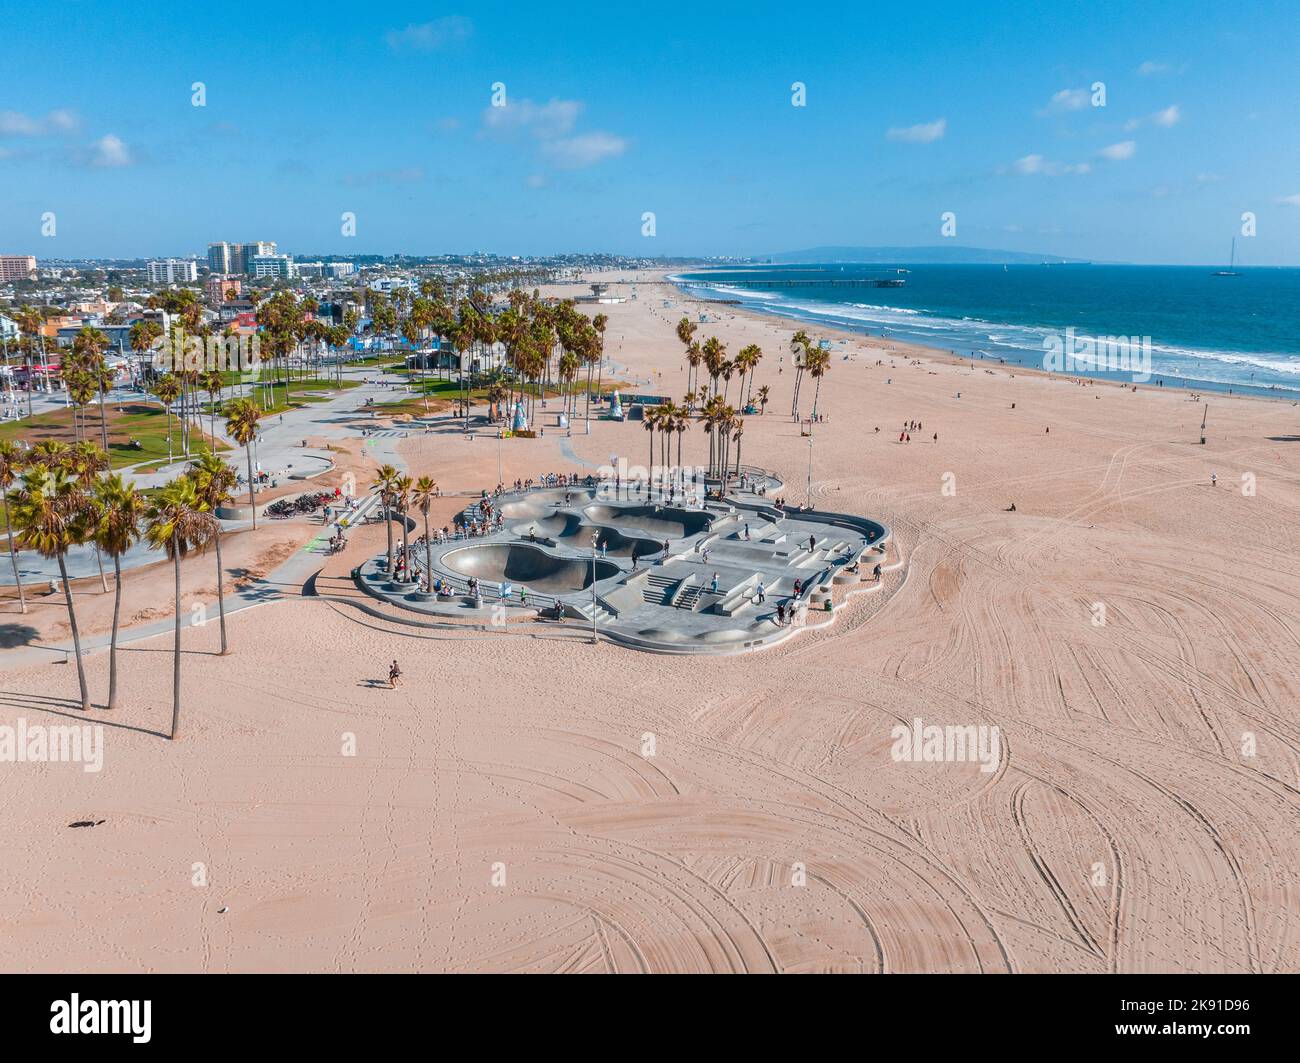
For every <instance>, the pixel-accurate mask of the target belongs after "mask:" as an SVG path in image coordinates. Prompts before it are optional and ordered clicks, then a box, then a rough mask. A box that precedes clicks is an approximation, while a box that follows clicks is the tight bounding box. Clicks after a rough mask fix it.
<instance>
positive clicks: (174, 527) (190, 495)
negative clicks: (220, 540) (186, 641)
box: [145, 475, 216, 739]
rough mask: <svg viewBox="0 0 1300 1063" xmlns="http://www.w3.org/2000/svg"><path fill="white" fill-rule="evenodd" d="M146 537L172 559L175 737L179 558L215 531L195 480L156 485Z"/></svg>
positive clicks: (174, 722) (175, 722) (178, 684)
mask: <svg viewBox="0 0 1300 1063" xmlns="http://www.w3.org/2000/svg"><path fill="white" fill-rule="evenodd" d="M145 521H146V523H145V538H146V539H147V540H148V542H149V545H150V546H152V547H154V548H156V549H161V550H163V551H164V552H165V553H166V554H167V557H168V558H169V559H170V560H171V562H172V569H173V583H174V590H175V600H176V605H175V626H174V632H175V635H174V639H173V643H172V726H171V731H170V733H169V734H168V736H167V737H168V738H171V739H174V738H175V737H176V728H177V726H178V724H179V722H180V711H181V561H182V560H183V559H184V558H185V557H187V556H188V555H189V552H190V551H191V550H194V549H199V550H201V549H203V548H204V547H205V546H206V545H207V543H208V541H209V540H210V539H211V538H212V536H213V535H214V534H215V528H214V525H215V524H216V518H215V517H214V516H212V514H211V513H206V512H204V510H203V509H202V503H201V502H200V501H199V496H198V493H197V492H196V491H195V489H194V481H193V480H191V479H190V478H189V477H188V476H185V475H181V476H178V477H177V478H176V479H174V480H171V481H169V482H168V483H166V484H164V485H163V486H162V487H161V488H159V490H158V493H157V495H156V496H155V497H154V500H153V503H152V504H151V505H150V506H149V509H148V512H147V513H146V515H145Z"/></svg>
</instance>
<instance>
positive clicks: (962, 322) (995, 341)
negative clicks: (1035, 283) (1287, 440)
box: [687, 282, 1300, 386]
mask: <svg viewBox="0 0 1300 1063" xmlns="http://www.w3.org/2000/svg"><path fill="white" fill-rule="evenodd" d="M687 283H690V282H687ZM698 283H699V282H695V284H697V285H698ZM706 287H709V288H711V289H712V290H716V291H725V294H727V295H728V296H729V297H732V298H735V297H739V298H741V300H742V301H744V302H750V303H753V304H755V309H761V310H763V311H765V312H767V313H773V314H778V315H780V316H785V317H790V318H794V319H797V320H799V321H806V322H809V323H813V324H823V325H826V326H828V327H831V328H842V327H849V328H863V327H868V328H874V329H880V330H886V331H888V332H889V333H890V334H891V335H892V336H893V337H894V338H897V339H909V338H910V339H913V340H914V341H915V342H917V343H921V344H928V345H931V346H938V347H951V348H957V349H963V348H964V349H970V350H976V351H978V350H979V349H980V348H981V347H986V346H989V347H995V348H1000V349H1002V350H1004V351H1006V352H1008V353H1010V352H1018V353H1020V354H1021V355H1023V356H1026V357H1025V362H1026V364H1032V362H1034V361H1037V360H1039V359H1041V357H1042V355H1043V351H1044V344H1045V343H1046V342H1047V341H1048V340H1049V339H1051V338H1053V337H1061V336H1063V335H1064V333H1065V329H1064V328H1058V327H1051V326H1037V325H1015V324H1010V323H1007V322H997V321H989V320H986V319H982V318H978V317H962V318H960V319H958V318H950V317H944V316H942V315H938V314H932V313H929V312H927V311H926V310H924V309H921V308H914V307H895V306H887V305H882V304H878V303H831V302H823V301H820V300H801V301H794V300H791V299H789V297H788V296H786V295H784V294H782V293H779V292H761V291H756V290H754V289H750V288H736V287H732V286H728V285H722V284H715V285H709V286H706ZM1075 334H1076V335H1077V336H1078V337H1079V338H1080V339H1083V338H1086V337H1088V336H1097V337H1101V336H1106V335H1110V334H1111V333H1108V332H1104V331H1095V332H1094V331H1088V330H1084V329H1078V328H1076V329H1075ZM1151 354H1152V363H1153V364H1152V371H1153V374H1154V375H1157V376H1171V377H1188V378H1195V379H1200V380H1204V381H1206V382H1211V383H1217V384H1224V385H1234V384H1236V385H1248V384H1250V383H1252V381H1251V380H1250V379H1248V377H1247V371H1250V372H1251V373H1263V374H1274V375H1276V376H1278V377H1280V378H1282V382H1284V383H1287V384H1288V385H1289V382H1290V381H1291V380H1292V379H1295V378H1300V356H1297V355H1289V354H1285V353H1281V352H1272V351H1269V352H1252V351H1229V350H1218V349H1210V348H1196V347H1187V346H1184V345H1178V344H1162V343H1159V342H1157V341H1156V339H1155V338H1154V337H1153V338H1152V342H1151ZM1189 363H1190V364H1189ZM1205 363H1211V364H1210V365H1206V364H1205ZM1216 364H1217V366H1218V367H1219V368H1218V370H1217V371H1216V369H1215V365H1216ZM1234 366H1235V367H1239V368H1238V369H1237V371H1236V372H1235V373H1234V372H1233V370H1232V367H1234ZM1253 383H1254V384H1255V385H1256V386H1259V385H1260V381H1258V380H1255V381H1253ZM1264 383H1265V384H1267V383H1268V381H1264Z"/></svg>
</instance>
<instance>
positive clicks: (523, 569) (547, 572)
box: [442, 543, 620, 594]
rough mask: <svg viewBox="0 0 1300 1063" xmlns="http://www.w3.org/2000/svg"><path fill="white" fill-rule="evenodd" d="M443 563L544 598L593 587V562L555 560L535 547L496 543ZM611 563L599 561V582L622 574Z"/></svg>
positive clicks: (454, 553)
mask: <svg viewBox="0 0 1300 1063" xmlns="http://www.w3.org/2000/svg"><path fill="white" fill-rule="evenodd" d="M442 563H443V564H444V565H446V566H447V567H448V568H449V569H451V570H452V571H453V572H458V573H460V574H461V575H462V576H474V577H477V578H478V579H482V580H488V581H490V582H495V583H518V584H522V585H523V586H526V587H527V588H528V589H529V590H535V591H541V592H542V593H544V594H567V593H570V592H572V591H580V590H583V589H585V588H587V587H590V586H591V569H592V563H591V561H590V560H580V559H578V558H563V557H555V556H553V555H551V554H548V553H547V552H546V551H545V550H539V549H538V548H537V547H535V546H528V545H525V544H519V543H492V544H488V545H484V546H467V547H465V548H464V549H461V550H453V551H451V553H448V554H444V555H443V557H442ZM619 571H620V569H619V567H618V566H617V565H615V564H612V563H610V562H609V561H601V560H597V561H596V579H597V581H599V580H603V579H608V578H609V577H610V576H617V575H618V574H619Z"/></svg>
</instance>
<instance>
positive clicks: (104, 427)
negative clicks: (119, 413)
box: [99, 385, 108, 454]
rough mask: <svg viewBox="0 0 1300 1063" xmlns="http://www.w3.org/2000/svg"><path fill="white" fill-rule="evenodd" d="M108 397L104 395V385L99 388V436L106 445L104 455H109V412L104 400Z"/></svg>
mask: <svg viewBox="0 0 1300 1063" xmlns="http://www.w3.org/2000/svg"><path fill="white" fill-rule="evenodd" d="M106 398H107V396H106V395H105V394H104V388H103V385H100V388H99V434H100V438H101V439H102V440H103V443H104V453H105V454H107V453H108V411H107V410H106V409H104V400H105V399H106Z"/></svg>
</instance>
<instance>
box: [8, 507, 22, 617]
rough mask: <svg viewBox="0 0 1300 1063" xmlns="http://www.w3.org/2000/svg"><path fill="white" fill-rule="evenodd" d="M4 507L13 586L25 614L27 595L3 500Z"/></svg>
mask: <svg viewBox="0 0 1300 1063" xmlns="http://www.w3.org/2000/svg"><path fill="white" fill-rule="evenodd" d="M4 507H5V539H6V540H7V541H8V543H9V563H10V564H11V565H13V567H14V585H15V586H16V587H17V588H18V606H19V609H20V610H21V611H22V612H23V613H24V614H26V612H27V594H26V592H24V591H23V580H22V577H21V576H20V575H19V574H18V551H17V549H15V547H14V531H13V528H12V527H10V525H9V500H8V499H4Z"/></svg>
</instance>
